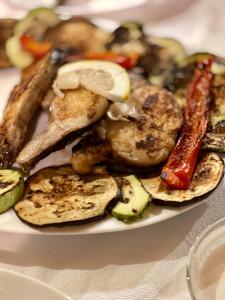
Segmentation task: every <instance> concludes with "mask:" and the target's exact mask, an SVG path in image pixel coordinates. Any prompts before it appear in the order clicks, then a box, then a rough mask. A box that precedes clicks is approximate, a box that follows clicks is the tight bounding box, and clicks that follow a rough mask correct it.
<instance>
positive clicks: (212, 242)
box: [187, 218, 225, 300]
mask: <svg viewBox="0 0 225 300" xmlns="http://www.w3.org/2000/svg"><path fill="white" fill-rule="evenodd" d="M187 282H188V288H189V291H190V294H191V296H192V299H193V300H224V299H225V218H223V219H220V220H218V221H217V222H216V223H214V224H212V225H211V226H209V227H208V228H207V230H206V231H204V232H203V234H202V235H201V236H200V237H199V238H197V240H196V242H195V243H194V245H193V246H192V248H191V250H190V254H189V259H188V264H187Z"/></svg>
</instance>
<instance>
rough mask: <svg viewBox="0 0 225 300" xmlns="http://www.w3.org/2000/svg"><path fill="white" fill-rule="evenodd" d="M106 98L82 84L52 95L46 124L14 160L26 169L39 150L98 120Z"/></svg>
mask: <svg viewBox="0 0 225 300" xmlns="http://www.w3.org/2000/svg"><path fill="white" fill-rule="evenodd" d="M107 107H108V101H107V99H106V98H104V97H102V96H98V95H96V94H94V93H93V92H91V91H89V90H86V89H84V88H78V89H76V90H67V91H66V92H65V96H64V98H62V99H61V98H58V97H55V98H54V99H53V101H52V103H51V106H50V115H49V125H48V128H47V129H46V131H45V132H43V133H41V134H40V135H38V136H36V137H34V139H33V140H31V141H30V142H29V143H28V144H27V145H26V146H25V147H24V149H23V150H22V151H21V152H20V154H19V156H18V158H17V163H18V164H19V165H20V166H21V167H23V168H24V169H28V168H30V167H31V165H32V164H33V163H34V162H36V161H37V160H38V159H39V158H40V157H41V156H42V154H43V153H45V154H48V150H49V149H52V146H54V145H55V144H57V143H58V142H59V141H60V140H62V139H64V138H65V137H66V136H68V135H69V134H70V133H72V132H76V131H80V130H81V129H84V128H86V127H88V126H89V125H91V124H93V123H95V122H96V121H98V120H99V119H100V118H101V117H102V116H103V115H104V114H105V112H106V110H107Z"/></svg>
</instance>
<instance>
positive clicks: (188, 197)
mask: <svg viewBox="0 0 225 300" xmlns="http://www.w3.org/2000/svg"><path fill="white" fill-rule="evenodd" d="M223 172H224V163H223V160H222V159H221V158H220V157H219V156H218V155H217V154H215V153H205V154H204V155H203V157H202V158H201V159H200V161H199V163H198V165H197V168H196V170H195V172H194V175H193V178H192V181H191V184H190V186H189V188H188V189H187V190H174V189H173V190H171V189H169V188H168V187H167V186H166V185H165V184H163V182H162V181H161V179H160V176H159V174H158V175H152V176H150V177H148V178H144V179H141V182H142V184H143V186H144V188H145V189H146V191H148V192H149V194H151V195H152V198H153V199H152V201H153V202H154V203H157V204H160V205H169V206H178V205H184V204H189V203H191V202H192V201H195V200H199V199H201V198H199V197H200V196H203V195H205V194H207V193H208V192H210V191H212V190H213V189H214V188H216V186H217V185H218V183H219V182H220V180H221V178H222V176H223Z"/></svg>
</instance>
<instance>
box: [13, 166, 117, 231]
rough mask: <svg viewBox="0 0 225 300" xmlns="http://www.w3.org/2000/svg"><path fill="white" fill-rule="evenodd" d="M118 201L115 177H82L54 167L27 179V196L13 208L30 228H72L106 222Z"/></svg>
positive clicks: (72, 171)
mask: <svg viewBox="0 0 225 300" xmlns="http://www.w3.org/2000/svg"><path fill="white" fill-rule="evenodd" d="M119 198H120V189H119V188H118V185H117V181H116V180H115V178H114V177H112V176H109V175H105V176H97V175H90V176H80V175H78V174H76V173H75V171H74V170H73V169H72V168H71V167H70V166H63V167H58V168H57V167H55V168H54V167H52V168H45V169H42V170H40V171H39V172H37V173H36V174H34V175H33V176H31V177H30V178H29V179H28V181H27V182H26V189H25V192H24V196H23V198H22V199H21V200H20V201H19V202H17V204H16V205H15V207H14V208H15V212H16V214H17V215H18V217H19V218H21V219H22V220H23V221H25V222H27V223H29V224H31V225H35V226H46V225H57V224H58V225H59V224H63V225H65V224H68V225H70V224H71V223H75V224H76V223H78V224H79V223H84V222H88V221H93V220H96V219H100V218H103V217H104V216H105V215H106V214H108V213H109V212H110V210H111V208H112V207H113V206H114V205H115V204H116V203H117V201H118V200H119Z"/></svg>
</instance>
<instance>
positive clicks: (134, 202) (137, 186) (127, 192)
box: [112, 175, 151, 222]
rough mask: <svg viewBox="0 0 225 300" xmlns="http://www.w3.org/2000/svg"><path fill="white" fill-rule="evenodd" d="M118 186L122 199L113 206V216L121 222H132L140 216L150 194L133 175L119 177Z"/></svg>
mask: <svg viewBox="0 0 225 300" xmlns="http://www.w3.org/2000/svg"><path fill="white" fill-rule="evenodd" d="M120 187H121V191H122V199H121V200H120V202H118V203H117V205H116V206H115V207H114V208H113V210H112V215H113V217H115V218H117V219H119V220H121V221H123V222H132V221H135V220H136V219H138V218H141V216H142V214H143V212H144V210H145V209H146V207H147V206H148V204H149V201H150V198H151V197H150V195H149V194H148V193H147V192H146V191H145V189H144V188H143V186H142V184H141V182H140V181H139V180H138V179H137V177H135V176H134V175H130V176H125V177H120Z"/></svg>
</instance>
